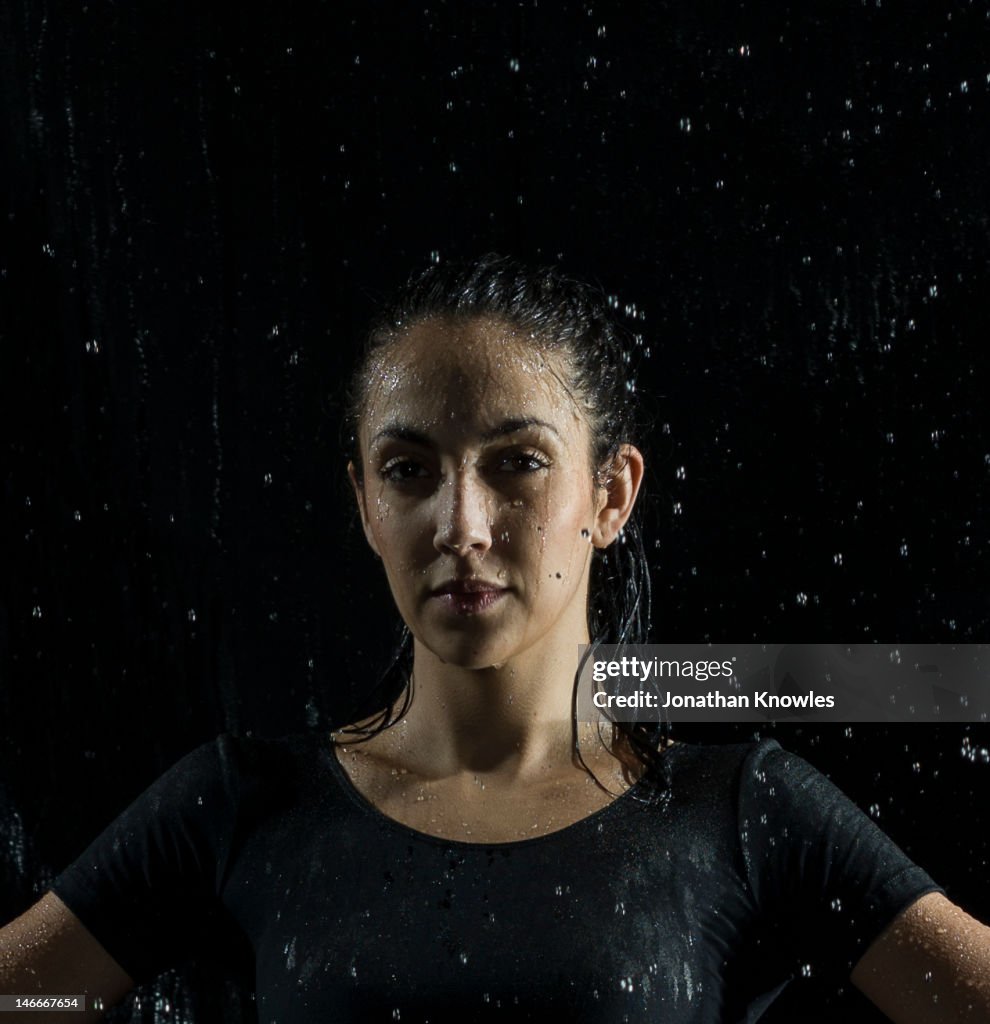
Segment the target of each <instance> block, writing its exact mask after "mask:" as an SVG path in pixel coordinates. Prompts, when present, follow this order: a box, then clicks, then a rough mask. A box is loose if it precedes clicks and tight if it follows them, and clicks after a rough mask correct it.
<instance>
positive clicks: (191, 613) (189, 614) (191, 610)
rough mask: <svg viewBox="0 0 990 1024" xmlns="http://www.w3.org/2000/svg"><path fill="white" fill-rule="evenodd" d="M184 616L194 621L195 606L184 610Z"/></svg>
mask: <svg viewBox="0 0 990 1024" xmlns="http://www.w3.org/2000/svg"><path fill="white" fill-rule="evenodd" d="M186 618H187V619H188V620H189V621H190V622H195V621H196V609H195V608H190V609H189V611H187V612H186Z"/></svg>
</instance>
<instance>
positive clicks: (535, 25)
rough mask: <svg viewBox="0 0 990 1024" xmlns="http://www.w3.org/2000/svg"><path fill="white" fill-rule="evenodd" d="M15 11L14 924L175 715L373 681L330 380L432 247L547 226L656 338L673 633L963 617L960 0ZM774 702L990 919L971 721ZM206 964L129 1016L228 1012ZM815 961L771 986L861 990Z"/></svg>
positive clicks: (969, 356)
mask: <svg viewBox="0 0 990 1024" xmlns="http://www.w3.org/2000/svg"><path fill="white" fill-rule="evenodd" d="M0 40H2V41H0V52H2V74H3V83H2V88H3V96H4V100H3V103H4V107H3V116H4V121H3V146H4V151H3V153H2V167H3V171H4V178H5V182H6V187H5V195H4V202H5V209H4V211H3V221H2V246H3V251H2V267H0V273H2V276H0V317H2V320H0V330H2V346H0V389H2V390H0V398H2V409H3V416H4V429H3V438H2V443H3V446H2V453H3V454H2V460H3V465H2V473H3V486H4V505H5V509H4V516H5V518H4V525H3V527H2V537H3V545H4V549H5V551H6V554H5V556H4V564H5V567H6V568H5V571H4V572H3V584H4V603H3V609H2V618H0V665H2V673H3V676H2V681H0V882H2V883H3V884H2V886H0V920H7V919H9V918H10V917H12V916H14V915H15V914H17V913H19V912H20V911H21V910H23V909H25V908H26V906H27V905H28V904H29V903H30V902H32V901H33V900H34V899H36V898H37V897H38V896H39V895H40V894H41V893H42V892H43V891H44V888H45V885H46V884H47V882H48V881H50V880H51V878H52V877H53V875H54V874H55V873H57V872H58V871H59V870H61V868H62V867H63V866H64V865H65V864H66V863H68V861H69V860H71V859H72V858H74V857H75V856H77V855H78V854H79V853H80V852H81V850H82V848H83V846H84V845H85V844H86V842H88V841H89V840H90V839H91V838H92V837H93V836H94V835H95V834H96V833H97V832H99V831H100V830H101V829H102V828H103V826H104V825H105V824H106V823H107V822H108V821H109V820H111V819H112V817H113V816H114V815H115V814H116V813H118V812H119V811H120V810H121V809H122V808H123V807H124V806H125V805H126V804H127V803H128V802H129V801H130V800H131V799H132V798H133V797H135V796H136V795H137V794H138V793H139V792H141V791H142V790H143V789H144V788H145V787H146V786H147V785H148V784H149V783H150V782H151V781H152V780H153V779H154V778H155V777H156V776H157V775H158V774H160V772H161V771H163V770H164V769H165V768H166V767H167V766H168V765H169V764H171V763H172V762H174V761H175V760H176V759H178V757H180V756H181V755H182V754H183V753H185V752H187V751H188V750H190V749H191V748H192V747H193V746H195V745H196V744H198V743H200V742H203V741H204V740H206V739H210V738H212V737H213V736H215V735H216V733H218V732H220V731H222V730H224V729H228V730H231V731H235V732H252V733H255V734H258V735H277V734H280V733H284V732H291V731H300V730H304V729H310V728H319V729H325V728H326V727H327V724H328V722H329V721H331V720H332V719H333V717H334V716H335V715H340V714H342V713H343V712H342V710H341V709H342V708H343V707H345V706H346V704H347V701H348V700H349V698H350V697H351V696H353V695H354V694H355V693H357V692H359V691H360V689H361V687H362V686H363V685H366V684H367V680H368V678H369V674H370V672H371V667H370V666H377V665H379V664H380V659H381V654H382V652H383V650H384V649H385V648H386V647H387V644H386V643H385V642H384V641H383V636H384V635H385V634H386V633H390V630H391V628H392V627H391V620H389V621H388V623H386V624H383V618H382V614H381V610H380V609H381V608H382V607H385V606H386V605H385V604H384V603H383V602H387V591H386V589H385V587H384V583H383V581H381V580H380V579H379V578H378V576H377V570H376V568H375V565H374V563H373V562H372V560H371V559H370V558H369V557H367V556H366V554H365V553H364V551H363V541H362V539H361V537H360V534H359V531H358V530H356V529H355V528H354V527H355V524H354V522H353V514H352V509H351V505H350V501H349V494H348V493H347V491H346V488H345V478H344V474H343V462H342V450H343V449H342V445H341V440H340V434H339V426H338V423H339V413H340V399H341V382H342V378H343V375H344V374H345V372H346V368H347V367H348V366H349V365H350V363H351V359H352V355H353V350H354V346H355V345H356V343H357V340H358V339H359V337H360V334H361V330H362V328H363V325H364V324H365V322H366V321H367V318H368V316H369V315H370V313H371V312H372V311H373V310H374V308H375V306H376V303H377V302H378V301H379V300H380V299H381V298H382V297H383V296H384V295H385V294H387V293H388V291H389V290H390V289H391V288H392V287H394V286H395V285H396V284H398V283H399V282H400V280H402V279H403V278H404V277H405V276H406V275H407V274H408V273H409V272H410V271H411V270H412V269H414V268H418V267H420V266H423V265H425V264H426V263H428V262H429V261H430V260H431V259H437V258H439V259H445V258H449V257H455V256H471V255H477V254H479V253H481V252H485V251H489V250H495V251H499V252H506V253H511V254H513V255H517V256H520V257H522V258H524V259H527V260H530V261H538V262H554V263H559V264H560V265H561V266H562V267H563V268H564V269H565V270H567V271H569V272H571V273H573V274H576V275H577V276H580V277H585V278H589V279H592V280H595V281H597V282H599V283H600V284H601V285H602V287H603V288H604V289H605V291H606V292H607V293H608V294H609V295H611V296H614V302H615V305H616V307H617V309H618V310H619V312H620V315H621V316H622V317H623V318H624V320H625V322H626V323H627V325H628V326H629V327H630V328H631V329H632V330H633V331H634V332H635V333H637V334H639V335H640V336H641V348H640V352H639V356H640V372H639V377H638V382H637V387H638V389H639V390H640V391H641V392H642V393H643V394H644V396H645V397H646V399H647V402H648V405H649V407H650V409H651V411H652V414H653V416H654V419H655V426H654V429H653V430H652V431H651V436H650V437H648V438H645V439H644V447H645V448H646V449H647V451H648V453H649V456H650V461H651V466H652V470H651V474H650V480H649V482H648V494H647V496H646V499H645V500H646V502H647V505H648V507H647V518H648V520H649V522H650V527H649V532H650V537H651V541H650V555H651V559H652V564H653V567H654V570H655V571H654V587H655V614H654V624H655V638H656V639H657V640H658V641H663V640H682V641H685V642H686V641H694V640H697V639H698V638H702V639H706V638H711V639H713V640H719V641H723V642H729V641H733V640H738V641H753V640H762V641H767V642H770V641H774V642H776V641H778V640H788V641H794V642H798V641H801V642H826V641H828V642H833V641H842V642H869V641H871V640H875V641H879V642H884V643H891V642H912V641H913V642H953V641H955V642H975V641H981V640H985V639H986V634H987V624H988V621H990V608H988V598H987V588H986V585H985V580H986V575H987V565H988V554H987V551H988V547H987V543H988V536H987V534H988V519H987V515H986V509H987V498H988V490H990V487H988V484H990V440H988V437H987V431H986V427H985V418H986V412H985V404H986V403H985V393H986V387H987V362H988V358H987V354H986V343H985V337H986V328H985V321H986V316H985V311H984V298H985V293H986V288H987V283H988V274H987V257H988V255H990V243H988V236H987V227H988V225H987V219H988V218H987V210H988V206H987V190H988V181H990V178H988V175H987V173H986V168H987V163H988V161H987V158H988V155H990V149H988V145H987V124H988V118H990V103H988V95H990V58H988V56H987V55H988V54H990V21H988V16H987V11H986V10H985V5H981V4H974V3H964V2H959V0H957V2H952V3H946V4H915V5H906V4H896V5H895V4H892V3H881V0H869V2H868V3H866V2H862V3H861V2H859V0H857V2H848V3H833V2H829V3H825V2H821V3H808V4H804V5H800V6H795V5H766V4H761V5H757V4H744V3H735V4H706V3H701V4H698V3H692V4H667V3H629V4H622V5H618V4H615V5H608V6H606V5H598V4H592V5H586V4H570V3H558V4H551V3H546V2H541V3H539V4H536V3H532V2H527V3H525V4H509V3H492V2H487V3H474V4H468V3H460V4H454V3H446V4H438V3H435V2H432V0H421V2H420V3H419V4H396V3H391V4H374V5H373V4H355V3H351V4H347V3H332V4H331V3H315V2H314V3H307V4H301V3H293V2H282V3H279V4H272V5H258V6H252V7H244V6H237V7H235V6H233V5H224V4H219V5H201V4H196V5H193V4H183V3H172V4H163V3H144V4H137V5H132V4H119V3H112V2H109V0H96V2H89V3H87V4H79V3H73V4H68V3H63V4H57V3H44V2H41V0H37V2H36V0H24V2H20V3H11V4H5V5H3V7H2V9H0ZM770 731H771V732H773V734H774V735H776V736H777V738H778V739H779V740H780V741H781V743H782V744H783V745H784V746H786V747H789V748H790V749H793V750H795V751H797V752H799V753H802V754H804V755H805V756H806V757H808V758H809V760H811V761H812V762H813V763H814V764H816V765H817V766H818V767H820V768H821V769H822V770H824V771H826V772H827V773H828V774H829V775H830V776H831V777H832V778H833V779H834V780H835V781H836V782H837V783H838V784H839V785H840V786H842V787H843V788H844V789H845V790H846V791H847V792H849V793H850V795H851V796H852V797H853V798H854V799H855V800H857V802H858V803H860V805H861V806H863V807H864V808H868V809H870V812H871V813H872V814H873V815H874V816H875V817H876V818H877V820H878V822H879V824H880V825H881V826H882V827H884V828H885V829H886V830H887V831H888V832H889V833H890V834H891V835H892V836H893V837H894V838H895V839H896V840H897V841H898V842H899V843H900V844H901V845H902V846H903V847H904V848H905V849H906V850H907V851H908V852H909V853H910V854H911V855H912V856H913V857H915V859H916V860H918V861H919V863H921V864H922V866H924V867H925V868H926V869H928V870H929V871H930V872H931V873H932V874H933V875H934V876H935V878H936V879H937V880H938V881H939V882H941V883H942V884H943V885H945V886H946V888H947V890H948V892H949V895H950V897H951V898H953V899H954V900H956V901H957V902H959V903H961V904H962V905H963V906H964V907H965V908H966V909H968V910H969V911H970V912H972V913H974V914H976V915H977V916H979V917H981V918H982V919H984V920H988V919H990V898H988V896H987V892H986V886H985V881H984V879H985V877H986V870H987V860H988V855H990V839H988V834H990V829H988V827H987V826H988V817H987V814H988V812H987V807H986V805H987V793H988V788H990V787H988V779H990V776H988V773H990V766H988V759H990V758H988V755H987V751H986V748H987V747H988V746H990V728H988V726H987V725H985V724H981V725H978V726H977V725H974V726H962V725H959V726H939V727H936V726H911V725H903V726H889V727H868V726H854V727H853V728H852V729H851V730H848V731H846V730H844V729H843V728H842V727H840V726H819V727H816V728H814V729H809V728H805V729H803V730H802V729H797V728H795V727H793V726H792V727H789V728H788V727H784V726H779V727H777V728H776V729H771V730H770ZM737 734H745V735H748V734H749V731H748V730H741V729H740V730H735V731H733V730H720V731H719V732H716V731H715V730H713V729H707V730H704V729H700V730H699V729H698V728H694V729H692V730H690V731H689V730H686V729H685V730H683V731H682V738H686V739H699V740H705V739H709V740H716V739H721V738H728V737H729V736H734V735H737ZM197 972H198V968H197V967H196V966H195V965H194V966H192V967H188V968H185V969H183V970H182V971H179V972H177V973H173V974H169V975H166V976H165V977H163V979H162V980H161V981H160V983H159V984H158V985H157V986H154V987H149V989H147V990H145V993H144V994H145V995H150V996H152V997H156V998H157V1005H156V998H151V999H150V1000H149V999H145V1000H143V1001H142V1004H141V1005H140V1006H138V1007H133V1006H132V1004H131V1001H129V1002H128V1004H127V1005H126V1006H125V1007H124V1008H122V1009H121V1010H118V1011H116V1015H115V1019H116V1018H119V1019H124V1020H127V1019H134V1020H156V1021H187V1020H189V1021H191V1020H207V1019H210V1020H217V1019H227V1020H231V1021H234V1020H239V1019H241V1013H242V1011H241V1006H242V1002H243V1000H241V999H240V997H238V996H236V994H235V992H234V991H233V989H230V988H229V987H228V988H227V989H226V990H225V989H223V988H222V986H221V983H220V982H218V981H216V980H215V979H212V978H210V977H206V976H201V975H200V974H199V973H197ZM816 984H817V982H816V980H815V979H812V980H811V981H801V982H799V983H798V985H797V986H796V987H797V989H798V991H797V992H795V993H793V994H791V995H789V996H788V997H786V998H787V1002H786V1003H785V1004H784V1005H783V1006H781V1007H780V1008H778V1009H777V1010H775V1011H774V1013H773V1014H772V1015H771V1018H770V1019H773V1020H788V1019H794V1016H795V1015H797V1014H803V1016H801V1019H804V1020H813V1019H822V1020H833V1019H835V1020H838V1019H840V1016H841V1018H842V1019H843V1020H845V1021H851V1020H863V1021H868V1020H874V1019H877V1015H875V1014H874V1013H873V1011H872V1010H871V1008H870V1007H868V1006H867V1005H866V1003H865V1001H864V1000H863V999H862V998H861V997H859V996H858V994H857V993H855V992H854V991H853V992H849V993H847V994H846V995H845V996H843V997H842V998H841V1000H839V1001H835V999H834V996H833V995H827V998H825V1001H824V1002H823V995H822V993H821V992H818V991H817V990H816ZM807 996H810V997H811V999H810V1002H811V1004H812V1005H813V1006H815V1007H817V1008H818V1009H817V1010H812V1009H796V1008H795V1007H797V1006H798V1005H799V1001H800V1000H801V999H804V998H805V997H807ZM166 1003H167V1004H168V1009H166V1008H165V1007H166ZM816 1012H817V1013H818V1014H819V1017H815V1016H814V1013H816Z"/></svg>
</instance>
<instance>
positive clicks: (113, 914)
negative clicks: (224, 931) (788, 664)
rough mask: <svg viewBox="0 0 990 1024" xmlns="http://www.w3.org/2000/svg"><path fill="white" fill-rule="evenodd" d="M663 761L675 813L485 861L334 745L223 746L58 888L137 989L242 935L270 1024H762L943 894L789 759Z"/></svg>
mask: <svg viewBox="0 0 990 1024" xmlns="http://www.w3.org/2000/svg"><path fill="white" fill-rule="evenodd" d="M665 756H667V757H669V758H670V759H671V767H672V772H673V797H672V799H671V801H670V802H669V804H668V805H667V806H666V807H658V806H657V805H656V804H655V803H652V804H651V803H650V802H648V801H646V800H644V799H642V797H643V795H644V794H645V792H646V790H645V788H644V787H643V784H642V783H640V784H639V785H638V786H636V787H634V788H633V789H631V790H629V791H628V792H627V793H625V794H624V795H622V796H621V797H619V798H618V799H616V800H615V801H613V802H612V803H611V804H610V805H608V806H607V807H605V808H604V809H602V810H600V811H598V812H597V813H596V814H593V815H591V816H590V817H588V818H585V819H583V820H582V821H580V822H577V823H576V824H574V825H571V826H570V827H568V828H565V829H562V830H561V831H559V832H556V833H552V834H550V835H543V836H535V837H533V838H531V839H527V840H520V841H516V842H506V843H493V844H480V843H468V842H454V841H449V840H442V839H438V838H435V837H431V836H428V835H424V834H422V833H419V832H416V831H414V830H412V829H410V828H407V827H406V826H404V825H400V824H399V823H397V822H394V821H392V820H391V819H389V818H386V817H385V816H384V815H382V814H381V813H380V812H379V811H377V810H376V809H375V808H374V807H373V806H371V805H370V804H369V803H368V802H367V801H366V800H365V799H364V798H363V797H362V796H361V795H360V794H359V793H358V792H357V791H356V790H355V789H354V787H353V785H352V784H351V783H350V781H349V779H348V777H347V776H346V774H345V772H344V771H343V769H342V768H341V766H340V764H339V763H338V761H337V759H336V757H335V756H334V755H333V753H332V751H331V749H330V746H329V741H328V739H327V738H326V737H324V736H318V735H296V736H290V737H285V738H282V739H277V740H261V739H238V738H235V737H233V736H231V735H229V734H226V733H225V734H223V735H221V736H219V737H218V738H217V739H216V740H215V741H213V742H210V743H207V744H204V745H203V746H201V747H199V748H198V749H196V750H194V751H193V752H192V753H190V754H188V755H187V756H186V757H185V758H183V759H182V760H181V761H179V762H178V763H177V764H176V765H175V766H174V767H172V768H171V769H170V770H169V771H168V772H166V773H165V774H164V775H163V776H162V777H161V778H160V779H158V781H157V782H155V783H154V784H153V785H152V786H151V787H150V788H149V789H148V790H147V791H146V792H145V793H144V794H143V795H142V796H141V797H140V798H139V799H138V800H137V801H135V803H134V804H132V806H131V807H130V808H129V809H128V810H127V811H125V812H124V813H123V814H122V815H121V816H120V817H119V818H118V819H117V820H116V821H115V822H114V823H113V824H112V825H111V826H110V827H109V828H108V829H107V830H106V831H105V832H104V833H103V834H102V835H101V836H100V837H99V838H97V839H96V840H95V841H94V842H93V843H92V845H91V846H90V847H89V848H88V849H87V850H86V851H85V852H84V853H83V854H82V856H81V857H79V859H78V860H76V861H75V862H74V863H73V864H72V865H70V866H69V867H68V868H67V869H66V870H65V871H64V872H63V873H62V874H61V875H60V876H59V877H58V878H57V879H56V881H55V883H54V885H53V889H54V891H55V892H56V894H57V895H58V896H59V897H60V898H61V899H62V900H63V901H64V902H65V903H66V904H67V905H68V906H69V907H70V908H71V909H72V910H73V911H74V912H75V913H76V914H77V916H78V917H79V918H80V919H81V920H82V922H83V923H84V924H85V925H86V927H87V928H88V929H89V930H90V931H91V932H92V933H93V934H94V935H95V936H96V938H97V939H99V941H100V942H101V943H102V944H103V946H104V947H105V948H106V949H107V951H108V952H109V953H110V954H111V955H112V956H113V957H114V959H115V960H116V961H117V962H118V963H119V964H120V965H121V966H122V967H123V968H124V969H125V970H126V971H127V972H128V974H130V975H131V976H132V977H133V978H135V979H136V980H137V981H138V982H141V981H146V980H149V979H151V978H152V977H154V976H155V975H156V974H157V973H159V972H160V971H162V970H164V969H166V968H167V967H169V966H172V965H174V964H177V963H178V962H180V961H182V960H184V959H185V958H186V956H188V955H189V953H191V952H195V951H196V950H197V948H198V947H199V945H200V943H201V940H202V938H203V936H213V938H212V939H211V940H210V941H212V942H213V943H214V944H215V943H216V942H217V940H216V938H215V935H216V932H215V923H216V921H218V920H219V921H221V922H222V923H223V925H224V927H226V928H229V930H230V932H229V934H230V935H232V936H234V937H235V939H236V941H231V942H230V943H229V944H225V945H228V949H227V952H228V953H229V954H230V955H232V956H234V957H240V958H241V959H242V961H243V966H244V968H245V969H246V970H247V972H248V974H249V975H250V974H252V973H253V975H254V980H255V984H256V993H257V1007H258V1016H259V1020H260V1021H261V1022H262V1024H267V1022H270V1024H304V1022H316V1021H320V1022H326V1021H338V1022H349V1021H361V1022H377V1021H382V1022H386V1021H387V1022H392V1021H395V1020H400V1021H402V1022H403V1024H407V1022H425V1021H431V1022H434V1024H436V1022H441V1021H458V1022H468V1021H476V1020H477V1021H482V1020H485V1021H487V1020H497V1019H505V1020H513V1021H516V1020H540V1021H545V1020H548V1019H568V1020H569V1021H570V1022H571V1024H577V1022H580V1021H589V1022H592V1021H593V1022H595V1024H603V1022H611V1021H616V1022H618V1021H629V1022H632V1024H635V1022H638V1021H650V1022H651V1024H656V1022H663V1021H677V1022H678V1024H696V1022H697V1024H700V1022H716V1021H717V1022H736V1021H739V1022H743V1021H751V1020H755V1019H757V1017H758V1016H759V1015H760V1013H761V1011H762V1009H763V1008H765V1006H766V1005H767V1003H768V1002H769V1001H770V1000H771V999H772V998H773V995H774V994H776V992H777V990H778V989H779V987H780V986H781V984H783V983H785V982H786V980H787V979H788V977H790V976H793V975H794V974H795V973H799V972H801V971H802V970H804V971H805V972H807V971H811V972H818V973H820V972H834V973H835V976H836V978H837V979H838V978H841V977H845V976H846V975H847V974H848V971H849V970H850V969H851V967H852V966H853V965H854V964H855V962H856V961H857V960H858V958H859V956H860V955H861V954H862V953H863V952H864V951H865V949H866V947H867V946H868V945H869V943H870V942H871V941H872V939H873V938H875V937H876V935H877V934H878V933H879V932H880V931H882V930H883V928H884V927H885V926H886V925H887V924H888V923H889V922H890V921H891V919H892V918H893V917H895V916H896V915H897V913H898V912H899V911H901V910H902V909H903V908H905V907H906V906H908V905H909V904H910V903H911V902H913V901H914V900H915V899H917V898H918V897H919V896H921V895H922V894H924V893H926V892H931V891H937V890H938V886H936V885H935V884H934V883H933V881H932V880H931V879H930V878H929V877H928V875H926V874H925V872H924V871H922V870H921V869H920V868H918V867H916V866H915V865H914V864H912V863H911V861H910V860H908V858H907V857H906V856H905V855H904V854H903V853H902V852H901V851H900V850H899V849H898V848H897V847H896V846H895V845H894V844H893V843H892V842H891V841H890V840H889V839H888V838H887V837H886V836H885V835H884V834H883V833H882V832H881V831H880V830H879V829H878V828H877V827H876V826H875V825H874V824H873V822H872V821H871V820H870V819H869V818H868V817H867V816H866V815H864V814H863V813H862V812H861V811H860V810H859V809H858V808H857V807H856V806H855V805H854V804H852V803H851V802H850V801H849V800H848V799H847V798H846V797H845V796H844V795H843V794H842V793H841V792H840V791H839V790H838V789H836V787H835V786H833V785H832V784H831V783H830V782H829V781H828V780H827V779H826V778H825V777H824V776H823V775H821V774H820V773H819V772H818V771H816V770H815V769H814V768H812V767H811V766H810V765H809V764H808V763H807V762H805V761H804V760H802V759H801V758H799V757H798V756H796V755H794V754H790V753H787V752H785V751H784V750H782V749H781V748H780V746H779V745H778V744H777V743H776V742H775V741H773V740H764V741H762V742H760V743H758V744H756V743H749V744H731V745H718V746H715V745H694V744H687V745H686V744H678V745H675V746H674V747H673V748H671V749H670V750H669V751H668V753H667V754H666V755H665ZM211 922H212V923H211Z"/></svg>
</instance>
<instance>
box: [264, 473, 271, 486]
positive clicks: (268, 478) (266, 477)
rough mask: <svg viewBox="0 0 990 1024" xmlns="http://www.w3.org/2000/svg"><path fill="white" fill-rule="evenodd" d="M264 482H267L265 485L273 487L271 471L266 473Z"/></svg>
mask: <svg viewBox="0 0 990 1024" xmlns="http://www.w3.org/2000/svg"><path fill="white" fill-rule="evenodd" d="M264 482H265V486H266V487H271V485H272V475H271V473H266V474H265V476H264Z"/></svg>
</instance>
